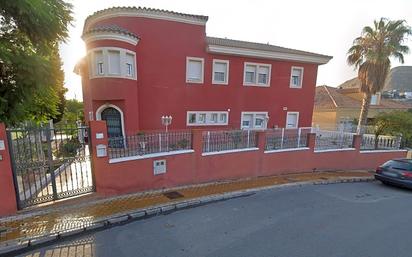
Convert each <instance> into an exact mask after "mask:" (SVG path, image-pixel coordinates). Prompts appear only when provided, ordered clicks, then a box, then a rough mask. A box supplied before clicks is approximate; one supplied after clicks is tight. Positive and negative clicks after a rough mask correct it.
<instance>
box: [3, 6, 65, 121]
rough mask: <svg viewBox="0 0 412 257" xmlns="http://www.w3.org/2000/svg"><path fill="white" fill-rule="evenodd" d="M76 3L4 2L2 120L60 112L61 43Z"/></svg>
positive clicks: (40, 118) (38, 117)
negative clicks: (72, 4)
mask: <svg viewBox="0 0 412 257" xmlns="http://www.w3.org/2000/svg"><path fill="white" fill-rule="evenodd" d="M71 8H72V6H71V5H70V4H68V3H65V2H64V1H62V0H14V1H2V2H1V5H0V121H2V122H5V123H6V124H16V123H19V122H22V121H25V120H34V121H46V120H48V119H51V118H57V119H58V118H59V113H61V112H62V111H61V109H62V101H61V99H62V95H64V93H65V89H64V87H63V81H64V73H63V71H62V69H61V59H60V56H59V54H58V44H59V42H62V41H64V39H65V38H67V36H68V34H67V26H68V25H69V24H70V23H71V21H72V17H71Z"/></svg>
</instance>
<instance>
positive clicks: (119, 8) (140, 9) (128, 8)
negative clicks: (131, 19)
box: [85, 6, 209, 23]
mask: <svg viewBox="0 0 412 257" xmlns="http://www.w3.org/2000/svg"><path fill="white" fill-rule="evenodd" d="M118 11H133V12H139V13H147V14H166V15H170V16H174V17H183V18H192V19H196V20H199V21H203V22H206V21H207V20H208V19H209V17H208V16H204V15H195V14H187V13H180V12H173V11H168V10H163V9H156V8H147V7H140V6H139V7H134V6H116V7H111V8H107V9H103V10H100V11H97V12H95V13H93V14H92V15H89V16H88V17H87V18H86V21H85V23H87V22H88V20H90V19H91V18H93V17H94V16H97V15H100V14H105V13H111V12H118Z"/></svg>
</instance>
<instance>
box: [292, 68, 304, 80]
mask: <svg viewBox="0 0 412 257" xmlns="http://www.w3.org/2000/svg"><path fill="white" fill-rule="evenodd" d="M301 75H302V70H301V69H293V70H292V76H298V77H299V78H300V77H301Z"/></svg>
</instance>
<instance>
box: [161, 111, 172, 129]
mask: <svg viewBox="0 0 412 257" xmlns="http://www.w3.org/2000/svg"><path fill="white" fill-rule="evenodd" d="M172 119H173V117H172V116H171V115H169V116H162V125H163V126H165V130H166V133H167V128H168V126H169V125H170V124H172Z"/></svg>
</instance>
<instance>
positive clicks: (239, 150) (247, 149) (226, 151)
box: [202, 147, 259, 156]
mask: <svg viewBox="0 0 412 257" xmlns="http://www.w3.org/2000/svg"><path fill="white" fill-rule="evenodd" d="M257 150H259V148H257V147H251V148H242V149H233V150H225V151H218V152H209V153H202V156H209V155H218V154H227V153H239V152H249V151H257Z"/></svg>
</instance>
